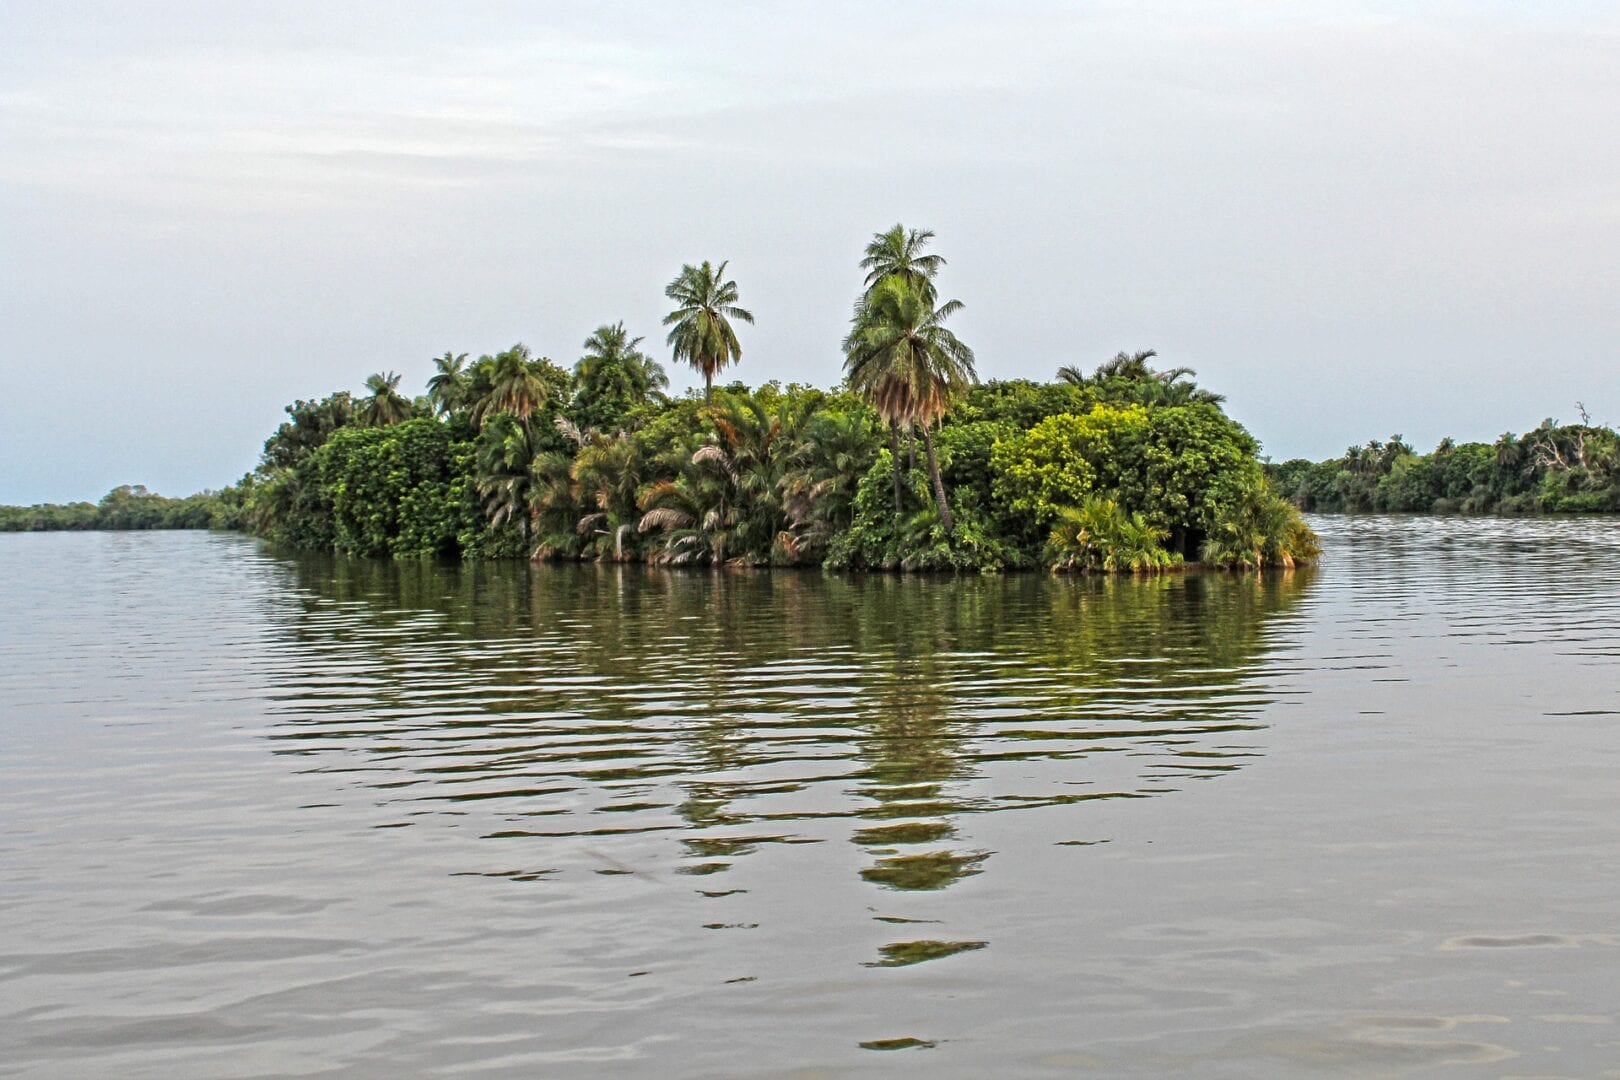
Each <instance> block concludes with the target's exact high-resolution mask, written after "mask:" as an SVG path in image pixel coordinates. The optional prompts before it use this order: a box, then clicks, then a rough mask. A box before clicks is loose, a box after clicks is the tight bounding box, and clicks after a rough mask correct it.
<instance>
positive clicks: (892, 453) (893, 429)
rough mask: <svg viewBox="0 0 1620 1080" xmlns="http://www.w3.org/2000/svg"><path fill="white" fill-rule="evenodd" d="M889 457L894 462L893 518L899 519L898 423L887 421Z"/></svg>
mask: <svg viewBox="0 0 1620 1080" xmlns="http://www.w3.org/2000/svg"><path fill="white" fill-rule="evenodd" d="M889 458H890V460H891V461H892V462H893V463H894V519H895V520H896V521H899V520H900V425H899V424H897V423H896V422H894V421H893V420H891V421H889Z"/></svg>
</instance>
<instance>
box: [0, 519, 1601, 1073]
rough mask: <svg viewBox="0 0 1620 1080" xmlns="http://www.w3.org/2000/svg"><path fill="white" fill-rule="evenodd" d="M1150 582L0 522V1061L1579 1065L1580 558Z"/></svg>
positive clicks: (1583, 545) (1368, 555)
mask: <svg viewBox="0 0 1620 1080" xmlns="http://www.w3.org/2000/svg"><path fill="white" fill-rule="evenodd" d="M1314 524H1315V525H1316V526H1317V527H1318V529H1319V530H1320V531H1321V533H1322V537H1323V541H1324V546H1325V548H1326V552H1327V555H1326V559H1325V561H1324V562H1323V564H1322V565H1321V566H1320V567H1319V568H1317V569H1315V570H1314V571H1299V572H1295V573H1292V574H1272V575H1268V576H1266V577H1264V578H1256V577H1252V576H1251V577H1243V576H1229V575H1221V574H1186V575H1180V576H1171V577H1164V578H1159V579H1155V580H1140V581H1138V580H1124V579H1072V578H1061V579H1060V578H1049V577H1046V576H1044V575H1010V576H1006V577H997V578H907V579H901V578H891V577H885V576H868V577H840V576H833V575H823V574H821V573H819V572H777V573H707V572H701V571H699V572H693V571H673V572H672V571H659V570H654V569H648V568H643V567H596V566H584V567H577V566H566V567H556V566H542V567H537V568H533V569H531V568H529V567H526V566H513V565H494V566H471V567H443V566H423V565H417V564H405V565H394V564H387V563H363V562H352V561H344V560H337V559H332V558H311V557H292V556H287V555H284V554H277V553H275V552H273V551H271V550H269V549H267V548H265V547H263V546H262V545H260V544H259V543H257V542H255V541H253V540H250V539H246V538H243V537H240V536H234V535H210V534H204V533H149V534H135V533H122V534H119V533H99V534H55V535H4V536H0V582H3V583H4V585H3V590H4V593H3V595H4V603H3V605H0V648H3V652H0V657H3V664H0V1076H23V1077H161V1078H163V1080H178V1078H190V1077H197V1078H205V1077H206V1078H243V1077H270V1076H277V1077H281V1076H301V1077H302V1076H343V1077H389V1078H392V1077H405V1076H475V1077H476V1076H515V1077H535V1076H538V1077H553V1076H555V1077H620V1076H630V1077H638V1076H649V1077H651V1076H656V1077H688V1076H690V1077H710V1076H714V1077H734V1076H735V1077H787V1076H792V1077H821V1076H828V1077H840V1076H867V1075H880V1074H881V1075H885V1076H887V1075H926V1076H930V1077H932V1076H964V1077H979V1076H1064V1075H1088V1076H1114V1075H1118V1076H1164V1075H1176V1074H1182V1075H1196V1076H1201V1077H1253V1076H1296V1075H1312V1076H1315V1075H1322V1076H1339V1075H1343V1076H1402V1075H1414V1076H1418V1075H1421V1076H1429V1075H1454V1076H1459V1077H1474V1076H1479V1077H1486V1076H1489V1077H1500V1076H1549V1075H1551V1076H1601V1075H1607V1076H1620V574H1617V573H1616V571H1617V570H1620V522H1615V521H1506V522H1504V521H1489V520H1462V519H1424V518H1412V519H1377V518H1373V519H1353V518H1326V519H1318V520H1316V521H1315V522H1314Z"/></svg>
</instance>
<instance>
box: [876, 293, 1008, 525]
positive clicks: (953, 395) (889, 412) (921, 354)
mask: <svg viewBox="0 0 1620 1080" xmlns="http://www.w3.org/2000/svg"><path fill="white" fill-rule="evenodd" d="M932 291H933V290H932V289H931V288H927V289H925V288H924V287H922V286H921V285H919V284H917V283H915V282H913V281H911V280H909V279H907V278H905V277H903V276H900V275H895V276H892V277H887V278H884V279H882V280H881V281H880V282H879V283H878V284H877V286H876V287H875V288H874V289H873V290H872V292H871V294H870V295H869V297H868V298H867V302H866V304H865V306H864V309H863V312H862V314H861V315H860V316H859V317H858V318H857V320H856V323H855V327H854V329H853V330H851V331H850V335H849V337H847V338H846V339H845V340H844V353H845V359H844V371H845V373H846V374H847V375H848V377H849V383H850V386H851V387H853V388H854V389H855V390H856V392H857V393H859V394H861V395H862V396H863V397H865V398H866V400H867V401H868V402H870V403H871V405H872V407H873V408H874V409H875V410H876V411H877V413H878V415H879V416H881V417H883V418H884V419H885V420H888V421H889V422H890V423H891V424H894V425H899V424H905V425H907V426H912V427H916V426H920V427H921V428H922V431H923V444H924V446H925V447H926V448H927V451H928V475H929V479H930V480H931V481H932V483H933V488H934V499H935V501H936V502H937V503H938V504H939V520H940V524H942V525H944V527H945V532H946V533H947V534H949V533H950V532H951V531H952V529H953V528H954V526H953V524H952V522H951V510H950V506H949V505H948V504H947V502H946V500H945V484H944V482H943V481H942V480H941V479H940V475H939V459H938V457H937V456H936V455H935V453H934V435H933V426H934V424H936V423H938V422H939V421H940V420H941V419H943V418H944V416H945V413H946V412H947V411H949V409H950V407H951V405H952V404H954V403H955V401H956V399H957V398H959V397H960V396H961V395H962V394H964V393H966V392H967V389H968V387H969V386H971V385H972V384H973V383H975V382H977V381H978V376H977V374H976V373H975V372H974V370H973V350H972V349H970V348H968V347H967V346H966V345H965V344H963V343H962V342H961V340H959V339H958V338H957V336H956V335H955V334H953V333H951V331H949V330H947V329H946V328H945V321H946V320H947V319H949V318H950V317H951V316H952V315H954V314H956V313H957V312H958V311H960V310H962V304H961V302H960V301H957V300H947V301H946V302H945V303H943V304H941V305H939V306H938V307H935V306H934V303H933V300H932V299H931V295H930V294H931V293H932ZM898 464H899V463H898V460H897V461H896V466H897V467H898Z"/></svg>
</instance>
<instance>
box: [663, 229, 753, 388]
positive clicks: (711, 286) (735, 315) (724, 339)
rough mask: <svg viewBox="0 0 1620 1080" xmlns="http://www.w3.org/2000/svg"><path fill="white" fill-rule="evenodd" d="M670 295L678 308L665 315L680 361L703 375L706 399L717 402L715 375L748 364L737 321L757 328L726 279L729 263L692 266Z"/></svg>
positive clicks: (669, 340) (733, 284) (680, 276)
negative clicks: (734, 324)
mask: <svg viewBox="0 0 1620 1080" xmlns="http://www.w3.org/2000/svg"><path fill="white" fill-rule="evenodd" d="M664 295H665V296H667V297H669V298H670V299H671V300H673V301H675V303H676V304H677V305H678V306H677V307H676V308H675V310H674V311H672V312H670V313H669V314H668V315H666V316H664V325H665V326H668V327H672V329H671V330H670V332H669V337H668V338H667V339H666V341H667V343H668V344H669V346H670V348H671V349H673V350H674V356H675V360H676V361H677V362H681V363H686V364H690V365H691V366H692V368H693V369H694V370H696V371H701V372H702V373H703V400H704V401H705V402H708V401H711V400H713V398H714V376H715V374H716V373H717V372H719V371H720V370H721V369H722V368H725V367H726V366H728V365H730V364H735V363H736V362H737V361H739V360H741V359H742V345H741V344H740V343H739V342H738V341H737V332H736V330H734V329H732V326H731V320H733V319H736V320H738V321H740V322H745V323H752V322H753V321H754V316H753V315H752V314H750V313H749V312H748V311H746V310H744V309H743V308H740V307H738V306H737V283H736V282H735V281H727V280H726V263H724V262H722V263H721V264H720V265H719V266H713V265H711V264H710V263H709V262H708V260H704V262H703V265H702V266H692V265H691V264H687V265H685V266H682V267H681V272H680V273H679V274H677V275H675V280H674V281H672V282H670V283H669V287H668V288H666V289H665V290H664Z"/></svg>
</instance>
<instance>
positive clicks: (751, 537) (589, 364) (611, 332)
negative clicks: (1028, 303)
mask: <svg viewBox="0 0 1620 1080" xmlns="http://www.w3.org/2000/svg"><path fill="white" fill-rule="evenodd" d="M932 240H933V234H932V233H930V232H928V231H926V230H917V229H906V228H904V227H902V226H899V225H897V226H895V227H894V228H892V229H890V230H887V231H885V232H882V233H878V234H876V235H875V236H873V238H872V240H871V242H870V243H869V244H868V245H867V246H866V249H865V251H864V253H863V257H862V258H861V259H860V260H859V267H860V270H861V271H863V272H864V276H863V277H859V278H855V279H854V283H857V284H856V287H855V289H854V290H853V292H854V296H853V301H852V308H851V315H850V322H849V331H848V334H847V336H846V337H845V340H844V342H843V351H844V375H845V378H844V380H843V382H842V384H841V385H840V386H838V387H836V388H832V389H820V388H815V387H811V386H805V385H800V384H796V383H795V384H789V385H786V386H784V385H781V384H779V383H777V382H767V383H765V384H763V385H760V386H755V387H749V386H747V385H745V384H744V383H742V382H729V383H722V381H721V379H722V377H723V375H724V374H725V373H726V372H728V371H729V370H731V369H732V368H734V367H736V366H737V365H739V364H742V363H743V361H744V353H743V341H742V339H741V337H740V336H739V332H738V328H739V326H743V325H745V324H749V323H751V322H752V321H753V315H752V314H751V312H750V311H749V310H748V309H747V308H746V307H744V306H743V298H742V291H741V289H740V287H739V285H738V283H737V282H736V281H735V280H732V279H731V277H730V276H729V273H730V271H729V268H728V264H727V263H726V262H723V261H721V262H708V261H705V262H702V263H699V264H695V265H687V266H683V267H682V268H681V269H680V272H679V273H678V274H677V275H676V276H675V277H674V279H673V280H672V281H671V282H670V284H669V286H668V288H667V289H666V292H665V295H666V297H667V298H668V300H669V302H670V304H671V305H672V308H671V310H670V311H669V314H668V315H667V317H666V318H665V319H664V324H665V326H666V327H667V328H668V329H667V336H666V337H665V341H664V344H665V345H666V347H667V348H668V350H669V356H670V357H671V359H672V360H673V361H674V362H675V363H680V364H686V365H689V366H690V367H691V368H692V369H693V370H694V371H695V372H696V373H697V374H699V375H701V376H702V379H703V390H702V392H701V394H699V393H695V392H694V393H689V394H687V395H684V396H671V395H670V394H669V393H668V389H669V380H668V377H667V375H666V373H665V371H664V369H663V367H662V365H661V364H660V363H659V362H658V361H657V360H656V359H654V358H653V356H651V355H650V354H649V352H648V351H647V349H646V348H645V346H644V339H643V338H641V337H637V336H634V335H633V334H632V333H631V331H630V330H628V329H627V328H626V327H625V325H624V323H622V322H614V323H604V324H603V325H602V326H600V327H598V328H597V329H596V330H595V331H594V332H593V333H592V334H591V335H590V336H589V337H588V338H587V339H586V340H585V341H584V342H583V343H582V345H581V351H580V355H579V357H578V359H577V360H576V361H575V362H574V363H572V364H571V365H570V366H566V367H565V366H563V365H561V364H558V363H554V362H553V361H552V360H550V359H548V358H546V357H543V356H536V355H534V354H533V353H531V352H530V350H528V349H527V348H525V347H524V346H523V345H521V344H519V345H513V346H512V347H511V348H508V349H505V350H503V351H501V352H497V353H493V354H488V355H484V356H480V357H478V358H477V359H475V360H470V359H469V358H468V354H466V353H456V352H453V351H452V352H446V353H445V354H444V355H443V356H441V357H439V358H438V359H436V360H435V361H434V373H433V375H432V377H431V378H430V379H429V380H428V383H427V385H426V386H425V387H424V392H423V393H422V394H421V395H419V396H415V397H407V396H406V395H405V394H404V393H402V391H401V389H400V377H399V376H398V375H397V374H395V373H393V372H381V373H377V374H374V375H372V376H371V377H370V378H368V379H367V380H366V381H365V391H364V393H363V394H361V395H359V396H355V395H351V394H350V393H349V392H347V391H338V392H336V393H333V394H330V395H329V396H327V397H324V398H319V399H313V400H307V401H306V400H301V401H297V402H294V403H293V404H292V405H289V406H288V407H287V409H286V412H287V419H286V421H285V422H284V423H282V424H281V426H280V427H279V428H278V429H277V430H276V431H275V432H274V433H273V434H272V435H271V436H270V438H269V439H268V440H267V441H266V443H265V445H264V452H263V456H262V458H261V461H260V464H259V466H258V468H257V469H256V470H255V471H254V472H253V473H251V474H250V475H248V476H246V477H244V478H243V480H242V481H241V482H240V483H239V484H237V485H235V486H234V487H232V488H231V489H228V491H227V492H224V493H220V494H216V495H212V496H209V497H208V498H209V499H211V500H213V501H214V502H215V503H217V504H219V506H220V508H221V509H220V511H219V512H218V513H217V514H211V515H210V516H209V518H208V520H207V521H202V520H201V519H200V518H199V519H198V521H197V523H198V524H207V525H213V526H218V527H242V528H246V529H249V530H251V531H253V532H255V533H257V534H259V535H261V536H265V537H268V538H270V539H272V540H274V541H276V542H278V543H281V544H284V545H288V546H292V547H297V548H303V549H316V550H332V551H338V552H343V553H348V554H353V555H363V556H392V557H396V558H405V557H449V558H463V559H483V558H536V559H584V560H600V561H615V562H629V561H645V562H651V563H659V564H671V565H702V566H719V565H733V566H781V565H825V566H829V567H834V568H851V569H905V570H999V569H1036V568H1053V569H1061V570H1075V571H1133V572H1145V571H1159V570H1167V569H1172V568H1174V567H1177V566H1181V565H1185V564H1187V563H1192V562H1203V563H1207V564H1212V565H1216V566H1222V567H1261V566H1288V565H1293V564H1294V563H1296V562H1299V561H1308V560H1311V559H1313V558H1315V556H1316V555H1317V554H1318V549H1317V547H1316V542H1315V538H1314V536H1313V535H1312V533H1311V531H1310V529H1309V528H1308V527H1306V525H1305V524H1304V522H1303V520H1302V519H1301V517H1300V515H1299V512H1298V511H1297V510H1296V509H1295V507H1294V506H1293V505H1291V504H1290V503H1289V502H1288V501H1287V499H1285V498H1284V497H1283V496H1282V495H1281V494H1279V492H1278V489H1277V488H1276V487H1275V486H1274V484H1273V482H1272V480H1271V478H1269V477H1268V475H1267V470H1266V467H1265V466H1264V464H1263V463H1262V461H1261V459H1260V456H1259V450H1260V448H1259V445H1258V443H1257V442H1256V441H1255V439H1254V438H1253V437H1252V436H1251V435H1250V434H1249V433H1248V432H1247V431H1245V430H1244V429H1243V427H1242V426H1241V425H1239V424H1238V423H1237V422H1236V421H1234V420H1232V419H1231V418H1230V417H1228V416H1227V415H1226V414H1225V412H1224V411H1223V409H1222V399H1221V397H1220V396H1219V395H1217V394H1213V393H1211V392H1209V391H1207V390H1204V389H1202V388H1200V387H1199V386H1198V385H1197V384H1196V382H1195V381H1194V372H1192V371H1191V370H1190V369H1188V368H1184V367H1173V368H1167V369H1165V368H1159V367H1156V366H1155V363H1156V357H1155V354H1154V353H1153V352H1152V351H1151V350H1149V351H1140V352H1133V353H1120V354H1119V355H1118V356H1116V357H1114V358H1113V359H1112V360H1109V361H1107V362H1105V363H1103V364H1101V365H1100V366H1098V367H1096V368H1095V369H1093V370H1090V371H1086V370H1083V369H1081V368H1078V367H1072V366H1070V367H1064V368H1062V369H1060V370H1059V371H1058V372H1057V373H1056V377H1055V378H1054V380H1053V381H1052V382H1049V383H1041V382H1034V381H1028V380H1004V381H1003V380H993V381H981V380H980V378H979V376H978V372H977V367H976V357H975V354H974V351H973V349H972V348H971V347H970V346H969V345H968V344H967V343H966V342H965V341H963V340H962V339H961V338H960V337H958V336H957V334H956V333H955V331H954V330H953V329H952V320H953V317H954V316H956V314H957V313H958V312H960V311H961V310H962V307H963V305H962V303H961V302H960V301H959V300H956V299H942V294H941V291H940V288H939V285H940V282H941V278H942V273H943V271H944V269H945V265H946V263H945V260H944V258H942V257H941V256H940V255H939V254H937V253H936V252H934V251H932V250H930V249H931V244H932ZM109 498H111V497H110V496H109Z"/></svg>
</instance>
